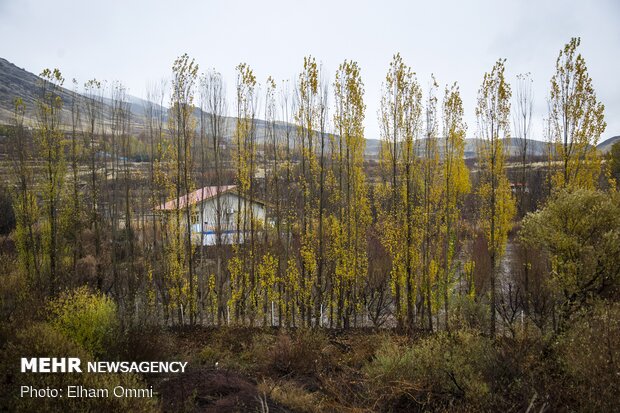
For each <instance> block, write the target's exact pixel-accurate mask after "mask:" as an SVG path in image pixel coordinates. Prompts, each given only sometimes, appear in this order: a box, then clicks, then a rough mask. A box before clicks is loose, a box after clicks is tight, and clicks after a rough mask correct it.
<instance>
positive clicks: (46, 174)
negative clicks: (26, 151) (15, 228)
mask: <svg viewBox="0 0 620 413" xmlns="http://www.w3.org/2000/svg"><path fill="white" fill-rule="evenodd" d="M39 76H40V77H41V79H42V80H41V95H40V97H39V98H38V99H37V102H36V105H37V111H36V113H37V130H36V134H35V136H36V141H37V146H38V149H39V153H40V156H41V159H42V160H43V181H44V183H43V190H42V194H43V209H44V211H45V212H44V216H45V220H46V221H45V224H44V226H43V233H44V244H43V245H44V252H45V256H46V264H47V265H46V267H47V270H48V275H49V286H48V287H49V291H50V293H52V294H53V293H54V291H56V290H57V288H58V285H57V281H58V276H59V273H60V272H59V270H60V268H59V267H60V265H61V259H60V258H61V257H60V252H61V248H60V244H61V242H62V238H61V237H60V232H61V227H60V213H61V208H62V205H63V203H62V200H63V189H64V186H65V171H66V163H65V153H64V150H65V139H64V134H63V132H62V128H61V121H62V117H61V115H62V107H63V101H62V98H61V97H60V95H59V93H60V88H61V87H62V85H63V83H64V78H63V77H62V74H61V73H60V70H58V69H54V70H53V71H52V70H50V69H45V70H43V72H41V74H40V75H39Z"/></svg>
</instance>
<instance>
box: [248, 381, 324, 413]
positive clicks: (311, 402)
mask: <svg viewBox="0 0 620 413" xmlns="http://www.w3.org/2000/svg"><path fill="white" fill-rule="evenodd" d="M258 391H259V392H260V393H262V394H265V395H267V397H269V398H270V399H272V400H273V401H275V402H276V403H278V404H279V405H281V406H283V407H285V408H287V409H291V410H292V411H294V412H300V413H318V412H323V411H325V406H324V400H323V398H322V397H321V396H320V395H319V394H318V393H316V392H309V391H307V390H305V389H304V388H303V387H302V386H300V385H299V383H296V382H294V381H279V382H274V381H273V380H271V379H265V380H263V381H262V382H261V383H259V384H258Z"/></svg>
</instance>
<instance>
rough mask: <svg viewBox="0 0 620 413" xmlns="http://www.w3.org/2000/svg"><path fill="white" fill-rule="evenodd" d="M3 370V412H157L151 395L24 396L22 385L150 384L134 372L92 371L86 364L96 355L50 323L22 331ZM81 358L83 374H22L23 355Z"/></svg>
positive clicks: (4, 356) (5, 355)
mask: <svg viewBox="0 0 620 413" xmlns="http://www.w3.org/2000/svg"><path fill="white" fill-rule="evenodd" d="M0 355H1V357H0V371H2V375H1V376H0V377H1V382H0V389H1V390H0V392H1V393H2V398H1V399H0V411H10V412H85V411H88V412H151V411H157V408H156V405H155V402H154V401H153V400H151V399H149V398H121V397H107V398H106V397H104V398H67V397H64V398H52V397H45V398H36V397H33V398H30V397H24V398H22V397H20V390H21V386H22V385H30V386H33V387H34V388H37V389H45V388H47V387H49V388H55V389H66V388H67V386H68V385H76V386H78V385H81V386H84V387H85V388H96V389H108V390H109V394H110V395H111V394H112V389H113V388H114V387H115V386H124V387H127V388H146V384H145V383H144V382H143V381H142V380H141V379H140V378H139V377H138V376H136V375H133V374H100V373H89V372H88V371H87V370H86V369H85V366H86V363H87V362H88V361H92V360H93V359H92V357H91V356H90V354H88V353H87V352H86V351H85V350H84V349H83V348H82V347H80V346H79V345H78V344H77V343H76V342H75V341H73V340H71V339H69V338H68V337H66V336H65V335H63V334H62V333H61V332H60V331H57V330H56V329H54V328H53V327H51V326H50V325H48V324H46V323H38V324H34V325H31V326H29V327H26V328H24V329H22V330H20V331H18V332H17V333H16V334H15V336H14V337H13V338H12V340H11V341H10V342H9V343H8V344H7V346H6V347H5V348H4V349H3V351H2V353H1V354H0ZM26 356H27V357H78V358H80V360H81V361H82V373H56V374H55V373H50V374H40V373H21V372H20V360H21V357H26Z"/></svg>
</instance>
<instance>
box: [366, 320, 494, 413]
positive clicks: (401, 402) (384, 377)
mask: <svg viewBox="0 0 620 413" xmlns="http://www.w3.org/2000/svg"><path fill="white" fill-rule="evenodd" d="M494 362H495V360H494V347H493V343H492V341H491V340H489V339H487V338H485V337H482V336H481V335H480V334H479V333H477V332H474V331H469V330H463V331H458V332H455V333H452V334H448V333H436V334H434V335H433V336H430V337H427V338H423V339H421V340H419V341H417V342H415V343H413V344H410V345H401V344H397V343H395V342H394V341H393V340H391V339H387V340H386V341H385V342H384V343H383V345H382V346H381V347H380V348H379V350H378V351H377V354H376V356H375V359H374V360H373V361H372V362H370V363H369V364H368V365H367V366H366V369H365V370H366V374H367V375H368V377H369V384H370V386H371V389H370V390H371V391H374V392H375V394H376V395H377V398H378V400H379V402H380V403H381V404H383V405H384V406H383V407H384V408H385V409H386V410H392V409H395V408H422V409H432V410H434V409H439V408H442V409H444V408H454V407H455V406H456V405H461V406H463V405H467V406H468V407H471V408H474V409H475V408H483V407H484V406H486V405H487V404H488V403H489V400H490V397H491V394H490V389H489V384H488V380H487V375H488V374H489V372H490V371H491V370H492V368H493V365H494Z"/></svg>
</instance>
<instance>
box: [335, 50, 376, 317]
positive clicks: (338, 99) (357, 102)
mask: <svg viewBox="0 0 620 413" xmlns="http://www.w3.org/2000/svg"><path fill="white" fill-rule="evenodd" d="M334 93H335V108H336V113H335V114H334V126H335V128H336V130H337V131H338V133H339V136H338V137H337V144H338V152H337V153H338V156H337V161H338V194H337V196H336V197H335V199H336V200H338V203H337V213H336V216H335V217H334V224H332V226H335V232H336V233H335V234H334V238H336V239H337V242H336V243H335V245H334V248H333V249H334V252H333V255H334V256H335V259H336V265H335V274H336V277H335V278H334V279H333V280H332V287H331V288H332V289H334V290H335V293H334V296H335V297H334V298H335V300H336V302H335V303H332V304H331V305H332V306H336V308H337V317H338V319H337V325H338V326H341V325H344V327H345V328H346V327H349V325H350V318H351V317H353V322H354V323H356V320H357V317H356V316H357V313H358V310H359V307H360V306H361V303H362V300H363V297H362V294H361V293H362V291H363V287H364V284H365V282H366V281H367V277H366V276H367V273H368V257H367V251H366V250H367V230H368V226H369V224H370V206H369V202H368V190H367V184H366V176H365V173H364V170H363V162H364V148H365V140H364V125H363V122H364V111H365V108H366V106H365V104H364V100H363V98H364V83H363V82H362V78H361V74H360V68H359V66H358V64H357V62H353V61H347V60H345V61H344V62H343V63H342V64H341V65H340V66H339V67H338V71H337V72H336V79H335V81H334Z"/></svg>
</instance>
